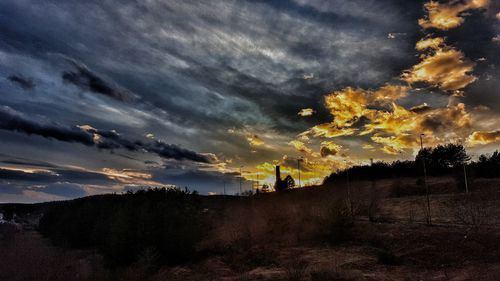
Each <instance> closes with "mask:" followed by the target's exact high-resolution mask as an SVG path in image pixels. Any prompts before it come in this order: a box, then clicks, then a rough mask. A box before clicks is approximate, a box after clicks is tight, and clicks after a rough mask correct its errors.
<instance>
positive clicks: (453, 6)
mask: <svg viewBox="0 0 500 281" xmlns="http://www.w3.org/2000/svg"><path fill="white" fill-rule="evenodd" d="M489 3H490V1H489V0H466V1H449V2H448V3H439V2H436V1H430V2H428V3H426V4H425V5H424V7H425V9H426V10H427V13H428V14H427V16H426V17H425V18H423V19H419V20H418V24H419V25H420V26H422V27H423V28H437V29H442V30H448V29H452V28H455V27H457V26H460V25H461V24H462V23H463V22H464V18H463V16H464V12H465V11H467V10H471V9H482V8H486V7H487V6H488V5H489Z"/></svg>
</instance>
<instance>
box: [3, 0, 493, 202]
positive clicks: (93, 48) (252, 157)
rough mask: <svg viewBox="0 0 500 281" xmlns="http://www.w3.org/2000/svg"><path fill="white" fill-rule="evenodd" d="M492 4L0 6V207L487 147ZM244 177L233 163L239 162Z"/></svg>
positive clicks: (150, 0)
mask: <svg viewBox="0 0 500 281" xmlns="http://www.w3.org/2000/svg"><path fill="white" fill-rule="evenodd" d="M499 12H500V3H499V2H497V1H488V0H463V1H458V0H457V1H439V2H433V1H431V2H427V1H397V0H353V1H343V0H331V1H327V0H290V1H285V0H283V1H241V0H238V1H234V0H233V1H231V0H227V1H223V0H220V1H169V0H146V1H133V0H113V1H112V0H98V1H97V0H87V1H81V0H67V1H56V0H36V1H35V0H2V1H0V140H1V145H0V202H37V201H46V200H57V199H66V198H74V197H80V196H85V195H91V194H98V193H106V192H122V191H124V190H127V189H136V188H141V187H144V186H172V185H176V186H181V187H184V186H187V187H189V188H190V189H196V190H198V191H200V192H201V193H204V194H208V193H221V192H222V191H223V187H224V185H225V186H226V189H227V192H228V193H235V192H238V191H239V171H240V168H241V171H242V174H243V177H244V181H243V189H244V190H248V189H250V188H251V187H252V184H253V183H254V182H256V181H258V182H259V183H260V184H263V183H272V182H273V181H274V177H273V169H274V165H276V164H280V165H281V166H282V170H283V173H284V174H289V173H290V174H292V175H293V176H294V177H295V178H297V176H298V175H297V169H296V167H297V166H296V165H297V159H299V158H300V157H301V158H302V159H303V160H302V162H301V165H302V173H301V178H302V184H309V183H318V182H320V181H321V179H322V178H323V177H324V176H325V175H327V174H328V173H329V172H331V171H332V170H335V169H338V168H342V167H345V166H346V165H353V164H358V163H364V162H367V161H369V159H370V158H375V159H379V160H385V161H390V160H394V159H410V158H412V157H414V154H415V152H416V150H417V149H418V147H419V143H418V138H419V135H420V134H422V133H424V134H425V136H424V142H425V144H426V145H428V146H431V145H436V144H438V143H444V142H449V141H453V142H462V143H464V144H465V145H466V146H467V149H468V150H469V151H470V152H471V153H472V154H473V155H476V156H477V155H479V154H480V153H485V152H491V151H493V150H495V149H497V148H498V147H499V146H500V92H499V86H500V80H499V79H500V75H499V74H500V56H499V55H498V54H499V53H500V52H499V51H500V13H499ZM242 166H243V167H242Z"/></svg>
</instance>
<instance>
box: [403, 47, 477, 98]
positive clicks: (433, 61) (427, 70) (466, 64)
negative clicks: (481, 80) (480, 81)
mask: <svg viewBox="0 0 500 281" xmlns="http://www.w3.org/2000/svg"><path fill="white" fill-rule="evenodd" d="M474 66H475V64H474V63H473V62H471V61H470V60H468V59H466V58H465V57H464V54H463V53H462V52H460V51H458V50H456V49H454V48H451V47H443V48H438V49H437V50H435V52H434V53H432V54H430V55H424V56H423V57H422V61H421V62H420V63H419V64H417V65H414V66H413V67H412V68H411V69H410V70H407V71H405V72H404V73H403V74H402V75H401V79H402V80H404V81H406V82H408V83H416V82H426V83H428V84H430V85H432V86H435V87H439V88H440V89H442V90H445V91H452V90H460V89H463V88H464V87H465V86H467V85H469V84H470V83H472V82H474V81H476V79H477V77H475V76H473V75H470V74H469V73H470V72H471V71H472V70H473V69H474Z"/></svg>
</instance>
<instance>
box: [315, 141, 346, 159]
mask: <svg viewBox="0 0 500 281" xmlns="http://www.w3.org/2000/svg"><path fill="white" fill-rule="evenodd" d="M341 149H342V146H341V145H339V144H336V143H333V142H331V141H323V142H321V145H320V155H321V157H327V156H329V155H337V154H339V152H340V150H341Z"/></svg>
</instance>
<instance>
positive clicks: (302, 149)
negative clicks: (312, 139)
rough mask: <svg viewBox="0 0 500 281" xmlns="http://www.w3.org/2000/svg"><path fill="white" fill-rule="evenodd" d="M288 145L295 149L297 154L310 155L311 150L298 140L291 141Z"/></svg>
mask: <svg viewBox="0 0 500 281" xmlns="http://www.w3.org/2000/svg"><path fill="white" fill-rule="evenodd" d="M288 144H289V145H291V146H293V147H295V149H296V150H297V151H299V152H302V153H305V154H312V152H313V151H312V149H310V148H309V147H307V146H306V145H305V144H304V143H303V142H301V141H299V140H292V141H290V142H289V143H288Z"/></svg>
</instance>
